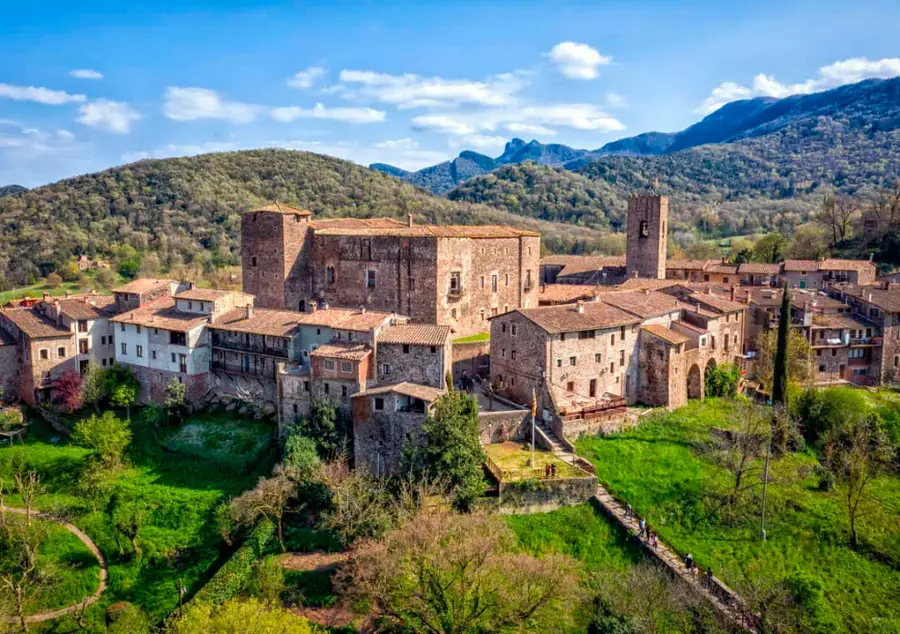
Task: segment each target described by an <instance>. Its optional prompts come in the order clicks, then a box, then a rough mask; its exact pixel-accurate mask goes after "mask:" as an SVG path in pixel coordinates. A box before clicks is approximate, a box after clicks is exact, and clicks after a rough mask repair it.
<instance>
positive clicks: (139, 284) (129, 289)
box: [113, 278, 177, 295]
mask: <svg viewBox="0 0 900 634" xmlns="http://www.w3.org/2000/svg"><path fill="white" fill-rule="evenodd" d="M173 284H177V282H176V281H175V280H165V279H160V280H157V279H150V278H141V279H138V280H134V281H133V282H128V283H127V284H123V285H122V286H120V287H118V288H114V289H113V293H134V294H135V295H140V294H142V293H146V292H147V291H150V290H153V289H156V288H159V287H160V286H169V287H171V285H173Z"/></svg>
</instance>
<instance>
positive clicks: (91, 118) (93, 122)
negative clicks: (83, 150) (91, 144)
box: [77, 99, 141, 134]
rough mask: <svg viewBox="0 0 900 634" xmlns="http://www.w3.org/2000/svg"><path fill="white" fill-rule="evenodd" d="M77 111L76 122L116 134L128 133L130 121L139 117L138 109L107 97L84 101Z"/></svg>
mask: <svg viewBox="0 0 900 634" xmlns="http://www.w3.org/2000/svg"><path fill="white" fill-rule="evenodd" d="M79 112H80V113H81V114H80V116H79V117H78V119H77V121H78V123H82V124H84V125H86V126H90V127H92V128H98V129H100V130H106V131H107V132H115V133H116V134H128V133H129V132H131V123H132V121H137V120H138V119H140V118H141V115H140V114H139V113H138V111H137V110H135V109H134V108H132V107H131V106H130V105H128V104H127V103H125V102H122V101H110V100H108V99H98V100H97V101H92V102H90V103H86V104H84V105H83V106H81V107H80V108H79Z"/></svg>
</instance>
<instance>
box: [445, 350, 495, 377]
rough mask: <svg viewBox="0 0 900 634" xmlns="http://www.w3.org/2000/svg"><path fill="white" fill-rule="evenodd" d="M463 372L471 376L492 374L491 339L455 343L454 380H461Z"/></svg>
mask: <svg viewBox="0 0 900 634" xmlns="http://www.w3.org/2000/svg"><path fill="white" fill-rule="evenodd" d="M463 372H465V373H466V374H467V375H468V376H470V377H476V376H490V375H491V342H490V341H472V342H471V343H454V344H453V380H454V381H459V380H460V378H462V375H463Z"/></svg>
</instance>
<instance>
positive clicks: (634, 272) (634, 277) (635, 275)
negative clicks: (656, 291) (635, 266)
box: [631, 271, 638, 279]
mask: <svg viewBox="0 0 900 634" xmlns="http://www.w3.org/2000/svg"><path fill="white" fill-rule="evenodd" d="M631 277H632V278H633V279H637V278H638V272H637V271H632V272H631Z"/></svg>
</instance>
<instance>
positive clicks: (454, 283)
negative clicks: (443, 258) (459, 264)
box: [450, 271, 462, 293]
mask: <svg viewBox="0 0 900 634" xmlns="http://www.w3.org/2000/svg"><path fill="white" fill-rule="evenodd" d="M461 290H462V284H461V283H460V279H459V271H452V272H451V273H450V292H451V293H459V292H460V291H461Z"/></svg>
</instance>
